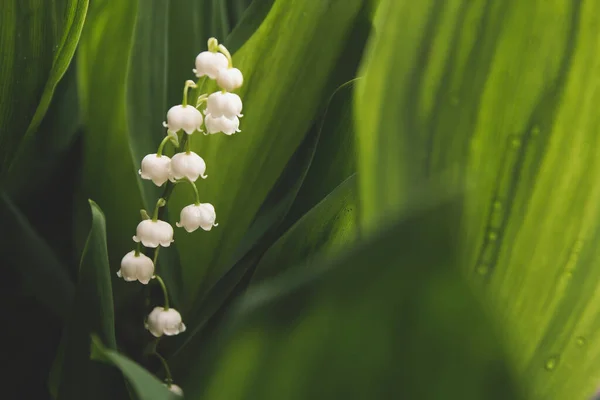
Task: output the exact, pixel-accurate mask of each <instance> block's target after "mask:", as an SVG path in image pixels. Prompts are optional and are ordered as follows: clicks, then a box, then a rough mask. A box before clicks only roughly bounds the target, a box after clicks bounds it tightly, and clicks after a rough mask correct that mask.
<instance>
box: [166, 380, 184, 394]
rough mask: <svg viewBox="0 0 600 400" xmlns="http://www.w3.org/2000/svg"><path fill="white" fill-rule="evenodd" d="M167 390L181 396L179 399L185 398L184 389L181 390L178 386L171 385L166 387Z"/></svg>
mask: <svg viewBox="0 0 600 400" xmlns="http://www.w3.org/2000/svg"><path fill="white" fill-rule="evenodd" d="M166 386H167V389H169V390H170V391H171V393H174V394H175V395H177V396H179V397H183V389H182V388H180V387H179V386H177V385H174V384H172V383H171V385H166Z"/></svg>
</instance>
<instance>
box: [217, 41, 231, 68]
mask: <svg viewBox="0 0 600 400" xmlns="http://www.w3.org/2000/svg"><path fill="white" fill-rule="evenodd" d="M219 52H221V53H222V54H223V55H224V56H225V57H227V61H229V68H231V67H233V60H232V59H231V53H229V50H227V47H225V46H223V45H222V44H220V45H219Z"/></svg>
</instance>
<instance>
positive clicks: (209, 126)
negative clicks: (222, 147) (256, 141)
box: [206, 114, 241, 135]
mask: <svg viewBox="0 0 600 400" xmlns="http://www.w3.org/2000/svg"><path fill="white" fill-rule="evenodd" d="M239 127H240V120H239V119H238V117H233V118H227V117H225V116H222V117H213V116H212V115H211V114H208V115H206V131H207V132H208V133H211V134H212V133H218V132H223V133H224V134H226V135H233V134H234V133H236V132H241V131H240V130H239Z"/></svg>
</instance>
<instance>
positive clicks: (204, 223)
mask: <svg viewBox="0 0 600 400" xmlns="http://www.w3.org/2000/svg"><path fill="white" fill-rule="evenodd" d="M216 219H217V214H216V213H215V208H214V207H213V205H212V204H210V203H202V204H198V205H196V204H190V205H189V206H185V207H183V209H182V210H181V214H180V215H179V222H177V223H176V224H175V225H177V227H179V228H184V229H185V230H186V231H188V232H194V231H195V230H196V229H198V228H202V229H204V230H205V231H210V230H211V229H212V227H213V226H217V225H218V224H215V220H216Z"/></svg>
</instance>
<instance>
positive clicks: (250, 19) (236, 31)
mask: <svg viewBox="0 0 600 400" xmlns="http://www.w3.org/2000/svg"><path fill="white" fill-rule="evenodd" d="M274 2H275V0H253V1H252V2H251V3H250V2H249V1H248V0H231V3H235V4H232V5H230V6H229V9H230V10H233V13H234V20H239V22H238V23H237V24H236V25H235V27H234V28H233V30H232V31H231V34H230V35H229V36H228V37H227V49H228V50H229V51H230V52H232V54H233V53H234V52H236V51H237V50H238V49H239V48H240V47H241V46H242V45H243V44H244V43H245V42H246V40H248V39H249V38H250V36H252V34H253V33H254V32H255V31H256V30H257V29H258V27H259V26H260V25H261V24H262V22H263V20H264V19H265V17H266V16H267V15H268V14H269V11H270V10H271V7H272V6H273V3H274ZM242 3H249V5H248V6H247V8H245V7H246V5H245V4H242ZM243 8H244V10H242V9H243Z"/></svg>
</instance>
